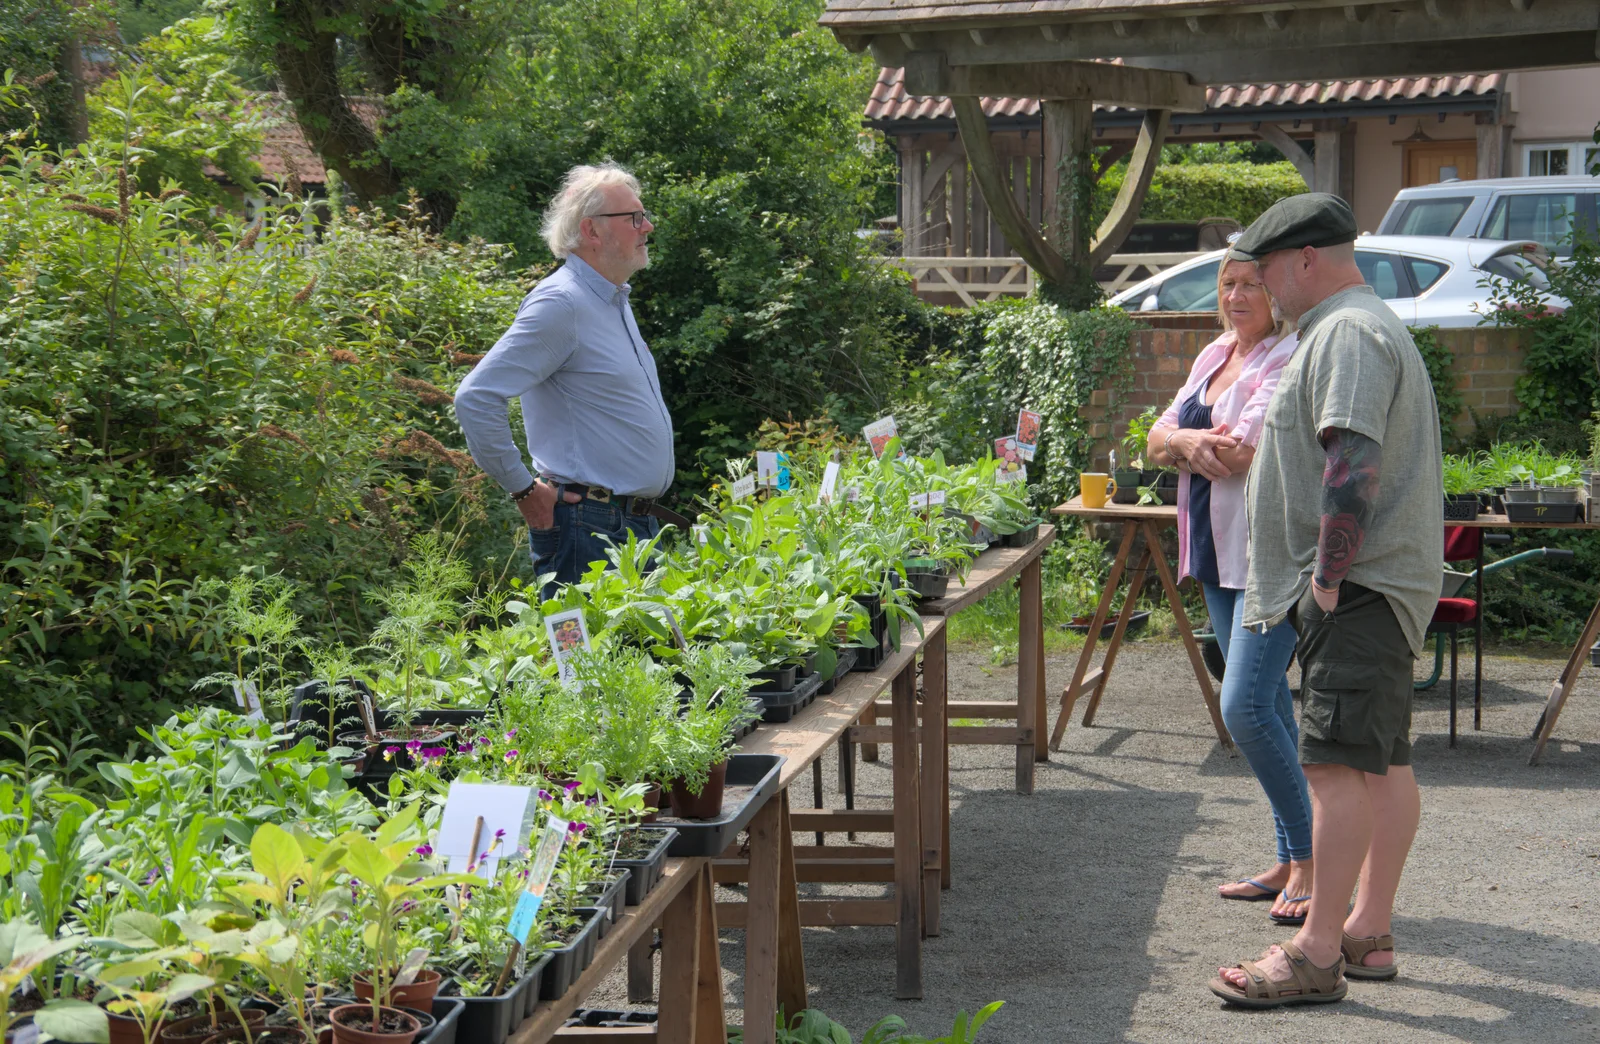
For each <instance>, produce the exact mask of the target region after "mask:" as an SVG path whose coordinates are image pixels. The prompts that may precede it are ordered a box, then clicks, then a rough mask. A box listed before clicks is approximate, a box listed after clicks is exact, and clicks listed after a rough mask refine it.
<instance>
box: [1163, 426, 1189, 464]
mask: <svg viewBox="0 0 1600 1044" xmlns="http://www.w3.org/2000/svg"><path fill="white" fill-rule="evenodd" d="M1176 434H1178V429H1177V428H1173V429H1172V430H1171V431H1169V432H1167V437H1166V438H1164V439H1162V440H1161V451H1162V452H1163V453H1165V454H1166V455H1167V456H1169V457H1171V458H1172V459H1173V460H1174V461H1179V460H1184V459H1186V458H1184V457H1180V456H1178V455H1177V454H1176V453H1174V452H1172V436H1174V435H1176Z"/></svg>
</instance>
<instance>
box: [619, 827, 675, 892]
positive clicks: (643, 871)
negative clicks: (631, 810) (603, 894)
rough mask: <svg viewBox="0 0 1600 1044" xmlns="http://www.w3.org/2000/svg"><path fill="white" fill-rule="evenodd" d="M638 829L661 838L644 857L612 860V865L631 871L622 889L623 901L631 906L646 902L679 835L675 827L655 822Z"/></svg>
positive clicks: (659, 878)
mask: <svg viewBox="0 0 1600 1044" xmlns="http://www.w3.org/2000/svg"><path fill="white" fill-rule="evenodd" d="M636 829H638V830H639V831H641V832H643V833H648V834H652V835H656V836H658V837H659V838H660V840H659V841H657V842H656V845H655V847H654V848H652V849H651V850H650V854H649V855H647V856H645V857H644V858H643V859H615V860H612V863H611V865H612V866H614V867H617V868H619V869H620V868H622V867H627V869H628V871H629V873H628V883H627V886H626V887H624V888H623V890H622V898H623V902H625V903H626V904H627V905H629V906H638V905H639V904H640V903H642V902H644V897H645V896H647V895H649V894H650V890H651V889H653V888H654V887H655V886H656V884H657V883H658V882H659V881H660V880H661V871H662V866H663V864H664V863H666V861H667V850H668V849H669V848H671V847H672V842H673V841H674V840H676V839H677V836H678V832H677V831H676V830H674V829H673V828H671V827H660V826H656V825H655V824H653V823H652V824H650V825H648V826H642V827H637V828H636Z"/></svg>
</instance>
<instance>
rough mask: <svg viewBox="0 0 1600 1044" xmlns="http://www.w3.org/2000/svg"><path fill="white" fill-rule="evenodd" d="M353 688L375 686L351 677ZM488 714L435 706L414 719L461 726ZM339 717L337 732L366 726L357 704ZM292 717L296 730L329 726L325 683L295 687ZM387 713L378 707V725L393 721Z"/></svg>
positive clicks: (482, 709) (480, 709)
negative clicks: (298, 726) (358, 711)
mask: <svg viewBox="0 0 1600 1044" xmlns="http://www.w3.org/2000/svg"><path fill="white" fill-rule="evenodd" d="M349 684H350V686H351V688H354V689H357V690H359V691H361V692H365V693H367V695H369V696H370V695H372V690H371V689H369V688H367V685H366V683H365V682H360V681H352V682H350V683H349ZM488 714H489V710H488V708H486V707H434V708H430V709H428V710H421V711H418V712H417V716H416V718H415V719H414V721H415V723H416V724H418V725H453V726H456V727H458V728H459V727H460V726H462V725H470V724H472V723H473V722H478V721H482V720H483V719H484V718H486V717H487V716H488ZM339 715H340V716H339V721H338V726H337V728H336V730H335V731H336V732H348V731H351V730H356V729H365V728H366V726H365V725H364V724H363V723H362V721H361V715H360V714H359V713H357V712H356V709H355V707H353V706H345V707H344V708H342V709H341V710H340V711H339ZM289 720H290V721H291V722H298V723H300V725H301V728H299V729H298V730H297V731H299V732H301V733H302V734H308V733H309V734H310V735H319V734H322V733H323V732H324V731H325V730H326V728H327V722H328V702H327V700H326V699H325V698H324V697H323V695H322V683H321V682H319V681H309V682H302V683H301V684H299V685H296V686H295V687H294V700H293V701H292V702H291V703H290V704H289ZM390 724H391V723H390V719H389V715H388V713H386V712H385V711H383V710H379V711H378V728H379V729H386V728H388V727H389V725H390Z"/></svg>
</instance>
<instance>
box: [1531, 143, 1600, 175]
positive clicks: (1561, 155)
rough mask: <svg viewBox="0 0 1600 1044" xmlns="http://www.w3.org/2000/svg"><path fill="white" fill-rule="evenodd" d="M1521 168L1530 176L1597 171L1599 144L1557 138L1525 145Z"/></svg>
mask: <svg viewBox="0 0 1600 1044" xmlns="http://www.w3.org/2000/svg"><path fill="white" fill-rule="evenodd" d="M1522 158H1523V163H1522V171H1523V173H1524V174H1526V175H1527V176H1528V177H1530V178H1540V177H1549V176H1555V175H1561V174H1600V145H1596V144H1595V143H1594V142H1592V141H1559V142H1550V143H1540V144H1537V145H1524V146H1523V147H1522Z"/></svg>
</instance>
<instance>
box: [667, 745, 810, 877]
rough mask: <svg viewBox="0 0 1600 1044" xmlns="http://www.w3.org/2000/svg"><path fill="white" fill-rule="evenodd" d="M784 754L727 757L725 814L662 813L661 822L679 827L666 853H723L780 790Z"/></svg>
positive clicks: (724, 795)
mask: <svg viewBox="0 0 1600 1044" xmlns="http://www.w3.org/2000/svg"><path fill="white" fill-rule="evenodd" d="M783 762H784V757H783V755H782V754H733V755H730V756H729V758H728V782H727V784H726V789H725V790H724V791H723V797H722V815H721V816H719V817H717V818H716V819H677V818H675V817H672V816H665V815H664V816H662V817H661V818H660V819H659V820H657V824H658V825H661V826H670V827H672V828H674V829H675V830H677V832H678V836H677V838H676V839H674V840H673V842H672V845H671V847H670V848H668V849H667V854H668V855H670V856H674V857H677V858H686V857H688V856H716V855H721V854H722V851H723V849H725V848H727V847H728V846H729V845H731V844H733V840H734V838H736V837H738V836H739V831H741V830H743V829H744V828H745V827H747V826H749V825H750V820H751V819H753V818H755V814H756V812H757V811H758V810H759V809H760V808H761V806H762V805H764V804H766V802H767V799H768V798H770V797H771V796H772V795H773V794H775V793H777V790H778V773H779V772H780V771H781V770H782V769H783Z"/></svg>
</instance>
